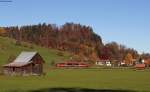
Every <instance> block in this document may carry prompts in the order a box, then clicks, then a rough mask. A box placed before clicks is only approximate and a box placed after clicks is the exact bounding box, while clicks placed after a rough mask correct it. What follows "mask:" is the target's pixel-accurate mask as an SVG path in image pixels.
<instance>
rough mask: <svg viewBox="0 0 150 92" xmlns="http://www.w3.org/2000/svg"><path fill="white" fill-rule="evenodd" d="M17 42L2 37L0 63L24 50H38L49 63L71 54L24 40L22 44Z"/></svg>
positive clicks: (66, 57)
mask: <svg viewBox="0 0 150 92" xmlns="http://www.w3.org/2000/svg"><path fill="white" fill-rule="evenodd" d="M15 42H16V41H15V40H13V39H10V38H6V37H0V65H2V64H5V63H8V59H9V57H12V56H17V55H18V54H19V53H20V52H22V51H38V52H39V53H40V55H41V56H42V57H43V58H44V60H45V61H46V63H47V64H49V65H50V64H51V61H61V60H65V59H68V58H69V54H68V53H66V52H60V51H58V50H54V49H48V48H44V47H40V46H37V45H34V44H29V43H25V42H22V45H16V44H15ZM60 53H61V55H60Z"/></svg>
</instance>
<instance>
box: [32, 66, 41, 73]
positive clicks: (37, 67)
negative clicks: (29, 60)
mask: <svg viewBox="0 0 150 92" xmlns="http://www.w3.org/2000/svg"><path fill="white" fill-rule="evenodd" d="M32 71H33V74H41V65H40V64H33V68H32Z"/></svg>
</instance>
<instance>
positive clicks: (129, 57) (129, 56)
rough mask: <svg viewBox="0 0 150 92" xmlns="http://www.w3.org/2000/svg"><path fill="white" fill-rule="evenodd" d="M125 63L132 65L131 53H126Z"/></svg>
mask: <svg viewBox="0 0 150 92" xmlns="http://www.w3.org/2000/svg"><path fill="white" fill-rule="evenodd" d="M125 64H127V65H132V64H133V56H132V54H131V53H128V54H127V55H126V57H125Z"/></svg>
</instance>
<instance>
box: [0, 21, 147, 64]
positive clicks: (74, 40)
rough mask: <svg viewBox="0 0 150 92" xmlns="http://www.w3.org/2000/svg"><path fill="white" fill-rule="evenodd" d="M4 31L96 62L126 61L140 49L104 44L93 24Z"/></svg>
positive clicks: (27, 26) (10, 36)
mask: <svg viewBox="0 0 150 92" xmlns="http://www.w3.org/2000/svg"><path fill="white" fill-rule="evenodd" d="M0 35H1V36H6V37H9V38H13V39H16V44H18V45H21V42H22V41H24V42H29V43H34V44H36V45H39V46H42V47H47V48H54V49H58V50H62V51H68V52H70V53H72V54H74V55H77V56H78V57H79V58H80V60H81V61H93V62H94V61H96V60H99V59H110V60H118V61H122V60H123V59H124V58H125V56H126V55H127V54H128V53H131V54H132V56H133V57H134V58H138V57H139V54H138V52H137V51H136V50H134V49H132V48H127V47H125V46H124V45H120V44H118V43H116V42H111V43H107V44H103V42H102V39H101V37H100V36H99V35H97V34H96V33H94V31H93V29H92V28H91V27H90V26H85V25H81V24H74V23H66V24H64V25H62V26H57V25H56V24H46V23H43V24H37V25H26V26H21V27H18V26H12V27H3V28H0ZM146 55H147V54H146ZM143 57H144V56H143Z"/></svg>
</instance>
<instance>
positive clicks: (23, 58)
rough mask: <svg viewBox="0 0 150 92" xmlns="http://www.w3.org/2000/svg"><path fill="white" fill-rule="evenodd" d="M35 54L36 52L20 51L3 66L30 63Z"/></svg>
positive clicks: (17, 65)
mask: <svg viewBox="0 0 150 92" xmlns="http://www.w3.org/2000/svg"><path fill="white" fill-rule="evenodd" d="M36 54H37V52H25V51H24V52H21V54H20V55H19V56H18V57H17V58H16V59H15V60H14V61H13V62H12V63H9V64H6V65H4V66H10V67H11V66H15V67H20V66H24V65H26V64H29V63H31V59H32V58H33V57H34V56H35V55H36Z"/></svg>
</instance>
